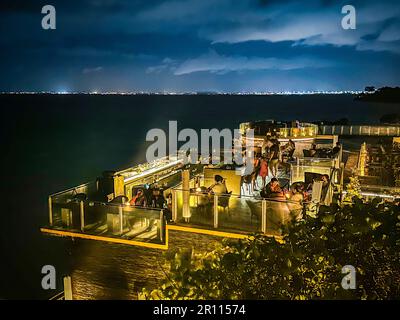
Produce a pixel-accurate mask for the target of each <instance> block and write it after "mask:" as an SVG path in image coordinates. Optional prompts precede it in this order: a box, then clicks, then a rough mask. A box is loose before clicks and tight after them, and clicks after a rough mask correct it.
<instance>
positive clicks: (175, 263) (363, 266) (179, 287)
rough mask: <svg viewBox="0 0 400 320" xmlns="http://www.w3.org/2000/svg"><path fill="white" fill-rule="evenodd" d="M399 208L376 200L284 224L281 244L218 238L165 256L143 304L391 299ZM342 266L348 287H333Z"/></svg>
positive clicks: (398, 292)
mask: <svg viewBox="0 0 400 320" xmlns="http://www.w3.org/2000/svg"><path fill="white" fill-rule="evenodd" d="M399 230H400V208H399V207H398V206H395V205H390V204H385V203H383V202H382V201H381V200H380V199H376V200H374V201H372V202H370V203H363V202H362V201H361V200H360V199H358V200H357V198H354V203H353V204H352V205H345V206H343V207H340V206H337V205H332V206H330V207H323V208H321V210H320V212H319V214H318V216H317V218H312V217H308V216H307V217H305V220H303V221H300V222H296V223H294V224H293V225H290V226H289V227H288V228H287V230H286V233H285V234H286V235H285V236H284V237H283V239H282V241H277V240H275V238H273V237H266V236H263V235H254V236H252V237H250V238H248V239H245V240H224V241H223V243H222V244H221V246H220V247H218V248H217V249H215V250H213V251H211V252H207V253H196V252H194V251H193V250H188V251H180V252H176V253H174V254H171V256H170V257H169V265H170V271H169V273H168V277H167V278H166V279H165V280H164V282H163V284H162V286H161V288H159V289H157V290H153V291H150V292H149V291H147V290H144V291H143V293H144V295H145V296H146V297H147V298H149V299H399V298H400V250H399V249H400V237H399V233H400V232H399ZM344 265H353V266H354V267H355V268H356V270H357V274H356V285H357V288H356V289H355V290H344V289H343V288H342V287H341V281H342V278H343V276H344V275H343V274H342V273H341V269H342V267H343V266H344Z"/></svg>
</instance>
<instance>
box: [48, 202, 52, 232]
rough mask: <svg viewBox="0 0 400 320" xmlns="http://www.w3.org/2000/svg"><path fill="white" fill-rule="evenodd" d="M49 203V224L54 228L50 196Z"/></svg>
mask: <svg viewBox="0 0 400 320" xmlns="http://www.w3.org/2000/svg"><path fill="white" fill-rule="evenodd" d="M48 201H49V223H50V226H51V227H52V226H53V204H52V202H51V196H49V199H48Z"/></svg>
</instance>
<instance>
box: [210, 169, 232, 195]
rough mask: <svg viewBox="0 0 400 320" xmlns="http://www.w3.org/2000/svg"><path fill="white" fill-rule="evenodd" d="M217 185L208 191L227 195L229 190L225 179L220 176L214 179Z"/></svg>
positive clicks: (213, 185)
mask: <svg viewBox="0 0 400 320" xmlns="http://www.w3.org/2000/svg"><path fill="white" fill-rule="evenodd" d="M214 181H215V183H214V184H212V185H211V186H209V187H208V191H209V192H210V193H214V194H226V193H228V189H227V188H226V183H225V179H224V178H223V177H221V176H220V175H219V174H217V175H215V177H214Z"/></svg>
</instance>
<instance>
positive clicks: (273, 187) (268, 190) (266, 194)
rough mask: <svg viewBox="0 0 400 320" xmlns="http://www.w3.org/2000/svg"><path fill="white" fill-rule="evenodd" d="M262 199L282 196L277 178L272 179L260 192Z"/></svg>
mask: <svg viewBox="0 0 400 320" xmlns="http://www.w3.org/2000/svg"><path fill="white" fill-rule="evenodd" d="M260 195H261V197H263V198H277V197H282V196H283V191H282V189H281V186H280V185H279V181H278V179H277V178H272V179H271V181H270V182H269V183H268V184H267V185H266V187H265V188H264V189H263V190H261V192H260Z"/></svg>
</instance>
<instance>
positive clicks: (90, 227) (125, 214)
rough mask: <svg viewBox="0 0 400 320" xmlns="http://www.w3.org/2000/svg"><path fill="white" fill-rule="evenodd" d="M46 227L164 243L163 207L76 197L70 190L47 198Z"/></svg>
mask: <svg viewBox="0 0 400 320" xmlns="http://www.w3.org/2000/svg"><path fill="white" fill-rule="evenodd" d="M49 228H50V229H54V230H59V231H70V232H78V233H84V234H87V235H93V236H102V237H118V238H123V239H127V240H135V241H141V242H152V243H164V241H165V217H164V210H162V209H158V208H148V207H138V206H131V205H129V202H126V203H110V202H108V203H106V202H100V201H93V200H91V199H90V197H89V198H88V199H84V198H80V197H79V194H78V196H76V194H75V195H74V193H72V192H71V191H70V190H68V191H66V192H64V193H58V194H56V195H53V196H50V197H49Z"/></svg>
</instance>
